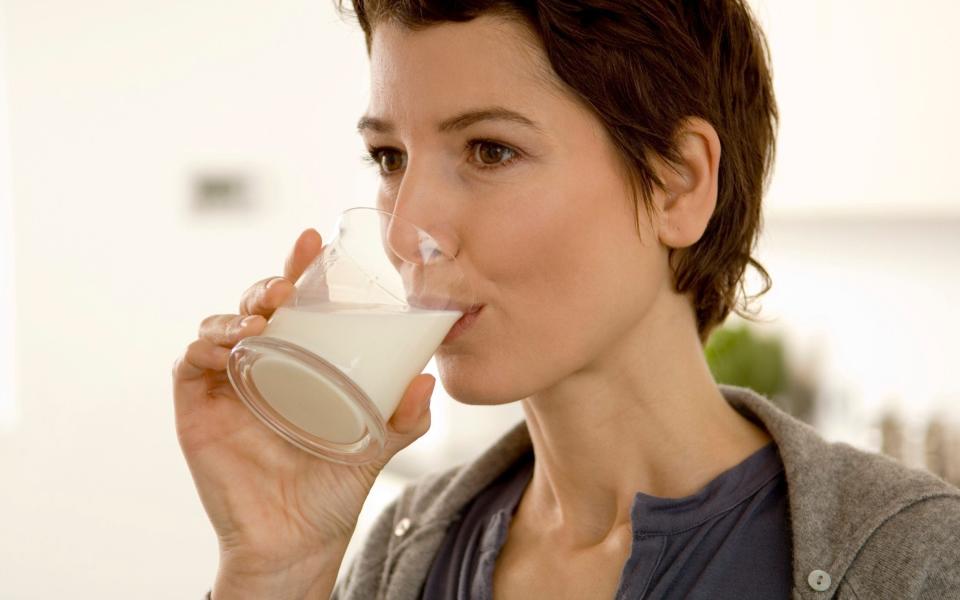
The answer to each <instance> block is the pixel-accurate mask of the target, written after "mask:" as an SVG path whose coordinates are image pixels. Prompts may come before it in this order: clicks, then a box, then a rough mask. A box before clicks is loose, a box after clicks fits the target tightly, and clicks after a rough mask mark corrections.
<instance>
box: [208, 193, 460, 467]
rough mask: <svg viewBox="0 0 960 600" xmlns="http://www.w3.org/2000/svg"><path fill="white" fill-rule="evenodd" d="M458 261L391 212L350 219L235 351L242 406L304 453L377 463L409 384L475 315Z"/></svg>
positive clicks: (232, 373) (234, 378) (232, 369)
mask: <svg viewBox="0 0 960 600" xmlns="http://www.w3.org/2000/svg"><path fill="white" fill-rule="evenodd" d="M325 239H326V238H325ZM454 253H455V252H451V250H450V249H449V248H445V247H444V246H443V245H442V244H441V243H440V242H439V241H437V239H435V238H434V237H433V236H431V235H430V234H428V233H427V232H426V231H425V230H423V229H421V228H420V227H418V226H416V225H414V224H412V223H410V222H408V221H406V220H404V219H401V218H399V217H397V216H396V215H393V214H392V213H390V212H387V211H382V210H379V209H375V208H351V209H349V210H347V211H345V212H344V213H343V214H342V215H341V216H340V219H339V221H338V223H337V233H336V236H335V237H333V239H332V240H331V241H330V242H329V243H327V244H326V245H325V246H324V248H323V250H322V251H321V253H320V255H319V256H318V257H317V258H316V260H314V262H313V263H311V264H310V265H309V266H308V267H307V269H306V270H305V271H304V273H303V275H301V276H300V279H299V280H297V282H296V284H295V290H294V291H293V293H291V294H290V297H289V298H288V299H287V300H286V301H285V302H284V304H283V305H282V306H280V307H278V308H277V310H276V311H275V312H274V313H273V315H272V316H271V317H270V319H269V320H268V321H267V326H266V329H264V331H263V333H262V334H261V335H259V336H252V337H248V338H245V339H243V340H241V341H240V342H239V343H238V344H237V345H236V346H234V348H233V350H232V351H231V352H230V358H229V361H228V364H227V374H228V376H229V378H230V382H231V383H232V384H233V386H234V388H235V389H236V390H237V393H238V395H239V396H240V398H242V399H243V401H244V402H245V403H246V405H247V406H248V407H249V408H250V409H251V410H252V411H253V413H254V414H255V415H257V417H259V418H260V419H261V420H262V421H263V422H264V423H266V424H267V425H268V426H269V427H270V428H272V429H273V430H274V431H275V432H277V433H278V434H279V435H281V436H282V437H284V438H285V439H286V440H287V441H289V442H291V443H293V444H295V445H296V446H298V447H300V448H302V449H304V450H306V451H307V452H310V453H312V454H315V455H317V456H322V457H324V458H327V459H330V460H334V461H337V462H341V463H346V464H362V463H365V462H369V461H371V460H373V459H374V458H376V457H377V456H378V455H379V454H380V452H381V450H382V449H383V446H384V443H385V441H386V423H387V421H388V420H389V419H390V417H391V415H392V414H393V411H394V410H395V409H396V407H397V404H399V402H400V399H401V397H402V396H403V393H404V391H405V390H406V387H407V385H409V384H410V382H411V381H412V380H413V378H414V377H415V376H417V375H418V374H419V373H421V372H422V371H423V368H424V367H425V366H426V364H427V362H428V361H429V360H430V357H431V356H433V353H434V352H435V351H436V349H437V348H438V347H439V346H440V344H441V343H442V342H443V339H444V337H445V336H446V335H447V333H448V332H449V331H450V329H451V328H452V327H453V325H454V324H455V323H456V322H457V321H458V320H459V319H460V317H462V316H464V314H465V313H466V312H468V311H469V309H470V308H471V307H473V306H475V303H476V296H475V295H474V293H473V291H472V289H471V288H470V286H469V285H468V284H467V278H466V276H465V275H464V273H463V271H462V270H461V268H460V265H459V264H458V263H457V261H456V260H455V258H454V256H453V254H454Z"/></svg>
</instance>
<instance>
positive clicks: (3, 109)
mask: <svg viewBox="0 0 960 600" xmlns="http://www.w3.org/2000/svg"><path fill="white" fill-rule="evenodd" d="M5 29H6V19H5V15H4V9H3V5H2V4H0V432H3V431H8V430H10V429H12V428H13V427H14V425H15V424H16V419H17V405H16V403H15V393H14V390H15V389H16V387H17V382H16V380H15V379H14V377H15V375H16V369H15V368H14V366H13V361H14V354H13V340H14V335H15V331H14V329H15V326H16V323H15V320H14V317H13V315H14V308H13V281H14V272H13V269H14V260H13V247H14V243H13V190H12V186H11V185H10V175H11V172H12V169H11V168H10V132H9V120H8V119H9V108H8V106H7V103H8V98H9V92H8V91H7V89H8V88H7V73H6V65H7V60H6V56H5V51H6V47H5V45H4V44H3V43H2V40H3V39H4V31H5Z"/></svg>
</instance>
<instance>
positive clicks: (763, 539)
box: [422, 442, 792, 600]
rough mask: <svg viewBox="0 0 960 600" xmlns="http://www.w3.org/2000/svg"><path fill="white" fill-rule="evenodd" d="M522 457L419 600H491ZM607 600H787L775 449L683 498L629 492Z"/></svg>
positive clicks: (469, 513) (787, 544)
mask: <svg viewBox="0 0 960 600" xmlns="http://www.w3.org/2000/svg"><path fill="white" fill-rule="evenodd" d="M533 460H534V459H533V453H532V452H528V453H527V454H526V455H524V456H523V457H522V458H521V459H520V460H519V461H517V463H515V464H514V465H513V466H512V467H511V468H510V469H508V470H507V471H506V472H504V473H503V474H502V475H501V476H500V477H499V478H498V479H496V480H495V481H494V482H492V483H491V484H490V485H489V486H487V487H486V488H485V489H484V490H483V491H482V492H480V493H479V494H478V495H477V496H476V497H475V498H474V499H473V500H472V501H471V502H470V504H468V505H467V506H466V507H465V508H464V511H463V513H462V518H460V519H459V520H458V521H457V522H455V523H454V524H453V525H451V527H450V529H449V530H448V531H447V534H446V537H445V538H444V541H443V543H442V544H441V546H440V550H439V552H438V553H437V556H436V558H435V559H434V562H433V564H432V566H431V567H430V572H429V573H428V574H427V580H426V583H425V584H424V589H423V594H422V600H452V599H456V600H490V599H492V598H493V567H494V564H495V562H496V559H497V554H498V553H499V552H500V548H501V547H503V544H504V542H505V541H506V538H507V531H508V529H509V527H510V519H511V518H512V516H513V514H514V511H516V508H517V504H518V503H519V502H520V497H521V496H522V495H523V491H524V490H525V489H526V487H527V484H528V483H529V482H530V478H531V477H532V475H533ZM630 514H631V520H632V522H633V546H632V548H631V551H630V555H629V557H628V558H627V562H626V563H625V564H624V565H623V570H622V571H621V574H620V582H619V585H618V587H617V593H616V599H617V600H621V599H627V598H630V599H639V598H657V599H660V598H684V599H688V600H692V599H703V600H706V599H710V600H723V599H727V598H729V599H731V600H732V599H736V600H752V599H757V600H774V599H777V598H784V599H789V598H790V590H791V584H792V574H791V573H792V571H791V558H792V557H791V548H792V543H791V533H790V524H789V506H788V497H787V483H786V479H785V477H784V473H783V463H782V462H781V460H780V453H779V451H778V450H777V446H776V443H775V442H770V443H769V444H767V445H766V446H764V447H763V448H761V449H759V450H757V451H756V452H754V453H753V454H752V455H750V456H749V457H747V458H746V459H744V460H743V461H742V462H741V463H740V464H738V465H736V466H734V467H732V468H730V469H728V470H726V471H724V472H723V473H721V474H720V475H718V476H717V477H716V478H715V479H713V480H712V481H711V482H710V483H708V484H707V485H706V486H704V487H703V488H702V489H701V490H700V491H699V492H697V493H695V494H693V495H690V496H687V497H685V498H659V497H656V496H650V495H647V494H644V493H642V492H638V493H637V495H636V496H635V497H634V500H633V507H632V508H631V513H630Z"/></svg>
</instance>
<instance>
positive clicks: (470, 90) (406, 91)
mask: <svg viewBox="0 0 960 600" xmlns="http://www.w3.org/2000/svg"><path fill="white" fill-rule="evenodd" d="M556 91H557V88H556V83H555V76H553V75H552V71H551V70H550V67H549V63H548V62H547V59H546V56H545V54H544V52H543V50H542V48H541V47H540V44H539V41H538V39H537V37H536V34H534V33H533V32H532V31H531V30H530V29H529V28H528V27H526V26H525V25H523V24H522V23H520V22H518V21H516V20H513V19H507V18H503V17H497V16H481V17H478V18H476V19H473V20H472V21H467V22H465V23H440V24H436V25H430V26H428V27H426V28H424V29H420V30H410V29H407V28H405V27H404V26H402V25H399V24H397V23H395V22H392V21H387V22H383V23H381V24H379V25H377V27H376V28H375V29H374V32H373V37H372V40H371V50H370V107H369V112H370V113H372V114H387V113H398V112H400V113H417V112H418V109H427V108H429V109H430V110H431V111H439V112H451V111H455V110H457V109H459V108H462V107H463V106H464V104H473V105H475V104H479V105H487V104H489V105H494V104H496V105H509V106H513V107H515V108H518V109H523V108H527V109H532V108H535V107H537V106H538V104H539V103H540V102H542V101H543V100H544V96H547V95H555V94H556Z"/></svg>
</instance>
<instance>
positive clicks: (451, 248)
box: [385, 159, 460, 265]
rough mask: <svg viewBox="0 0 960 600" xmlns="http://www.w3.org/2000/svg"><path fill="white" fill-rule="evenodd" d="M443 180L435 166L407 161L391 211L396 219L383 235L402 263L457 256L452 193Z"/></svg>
mask: <svg viewBox="0 0 960 600" xmlns="http://www.w3.org/2000/svg"><path fill="white" fill-rule="evenodd" d="M444 179H445V175H444V173H443V172H442V169H440V168H438V167H437V165H436V163H434V164H433V165H431V164H430V163H429V162H426V159H424V160H418V161H414V160H413V159H411V160H409V161H408V164H407V168H406V170H405V172H404V174H403V180H402V182H401V183H400V187H399V189H398V190H397V194H396V196H395V197H394V199H393V207H392V208H393V209H392V211H390V212H392V214H393V215H394V217H396V218H395V219H390V220H389V223H388V224H387V225H388V227H387V231H386V236H385V239H386V240H387V243H388V245H389V249H390V250H392V251H393V252H394V253H396V255H397V257H398V258H400V259H401V260H403V261H404V262H408V263H411V264H417V265H427V264H430V263H431V262H434V261H437V260H440V259H441V258H442V257H443V256H446V257H455V256H456V255H457V254H458V253H459V250H460V249H459V242H458V239H457V236H456V235H455V234H454V227H453V224H452V219H453V217H454V214H453V210H454V209H455V202H454V198H453V197H452V195H453V194H454V193H455V192H454V190H453V189H451V186H449V185H447V183H446V181H445V180H444Z"/></svg>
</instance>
